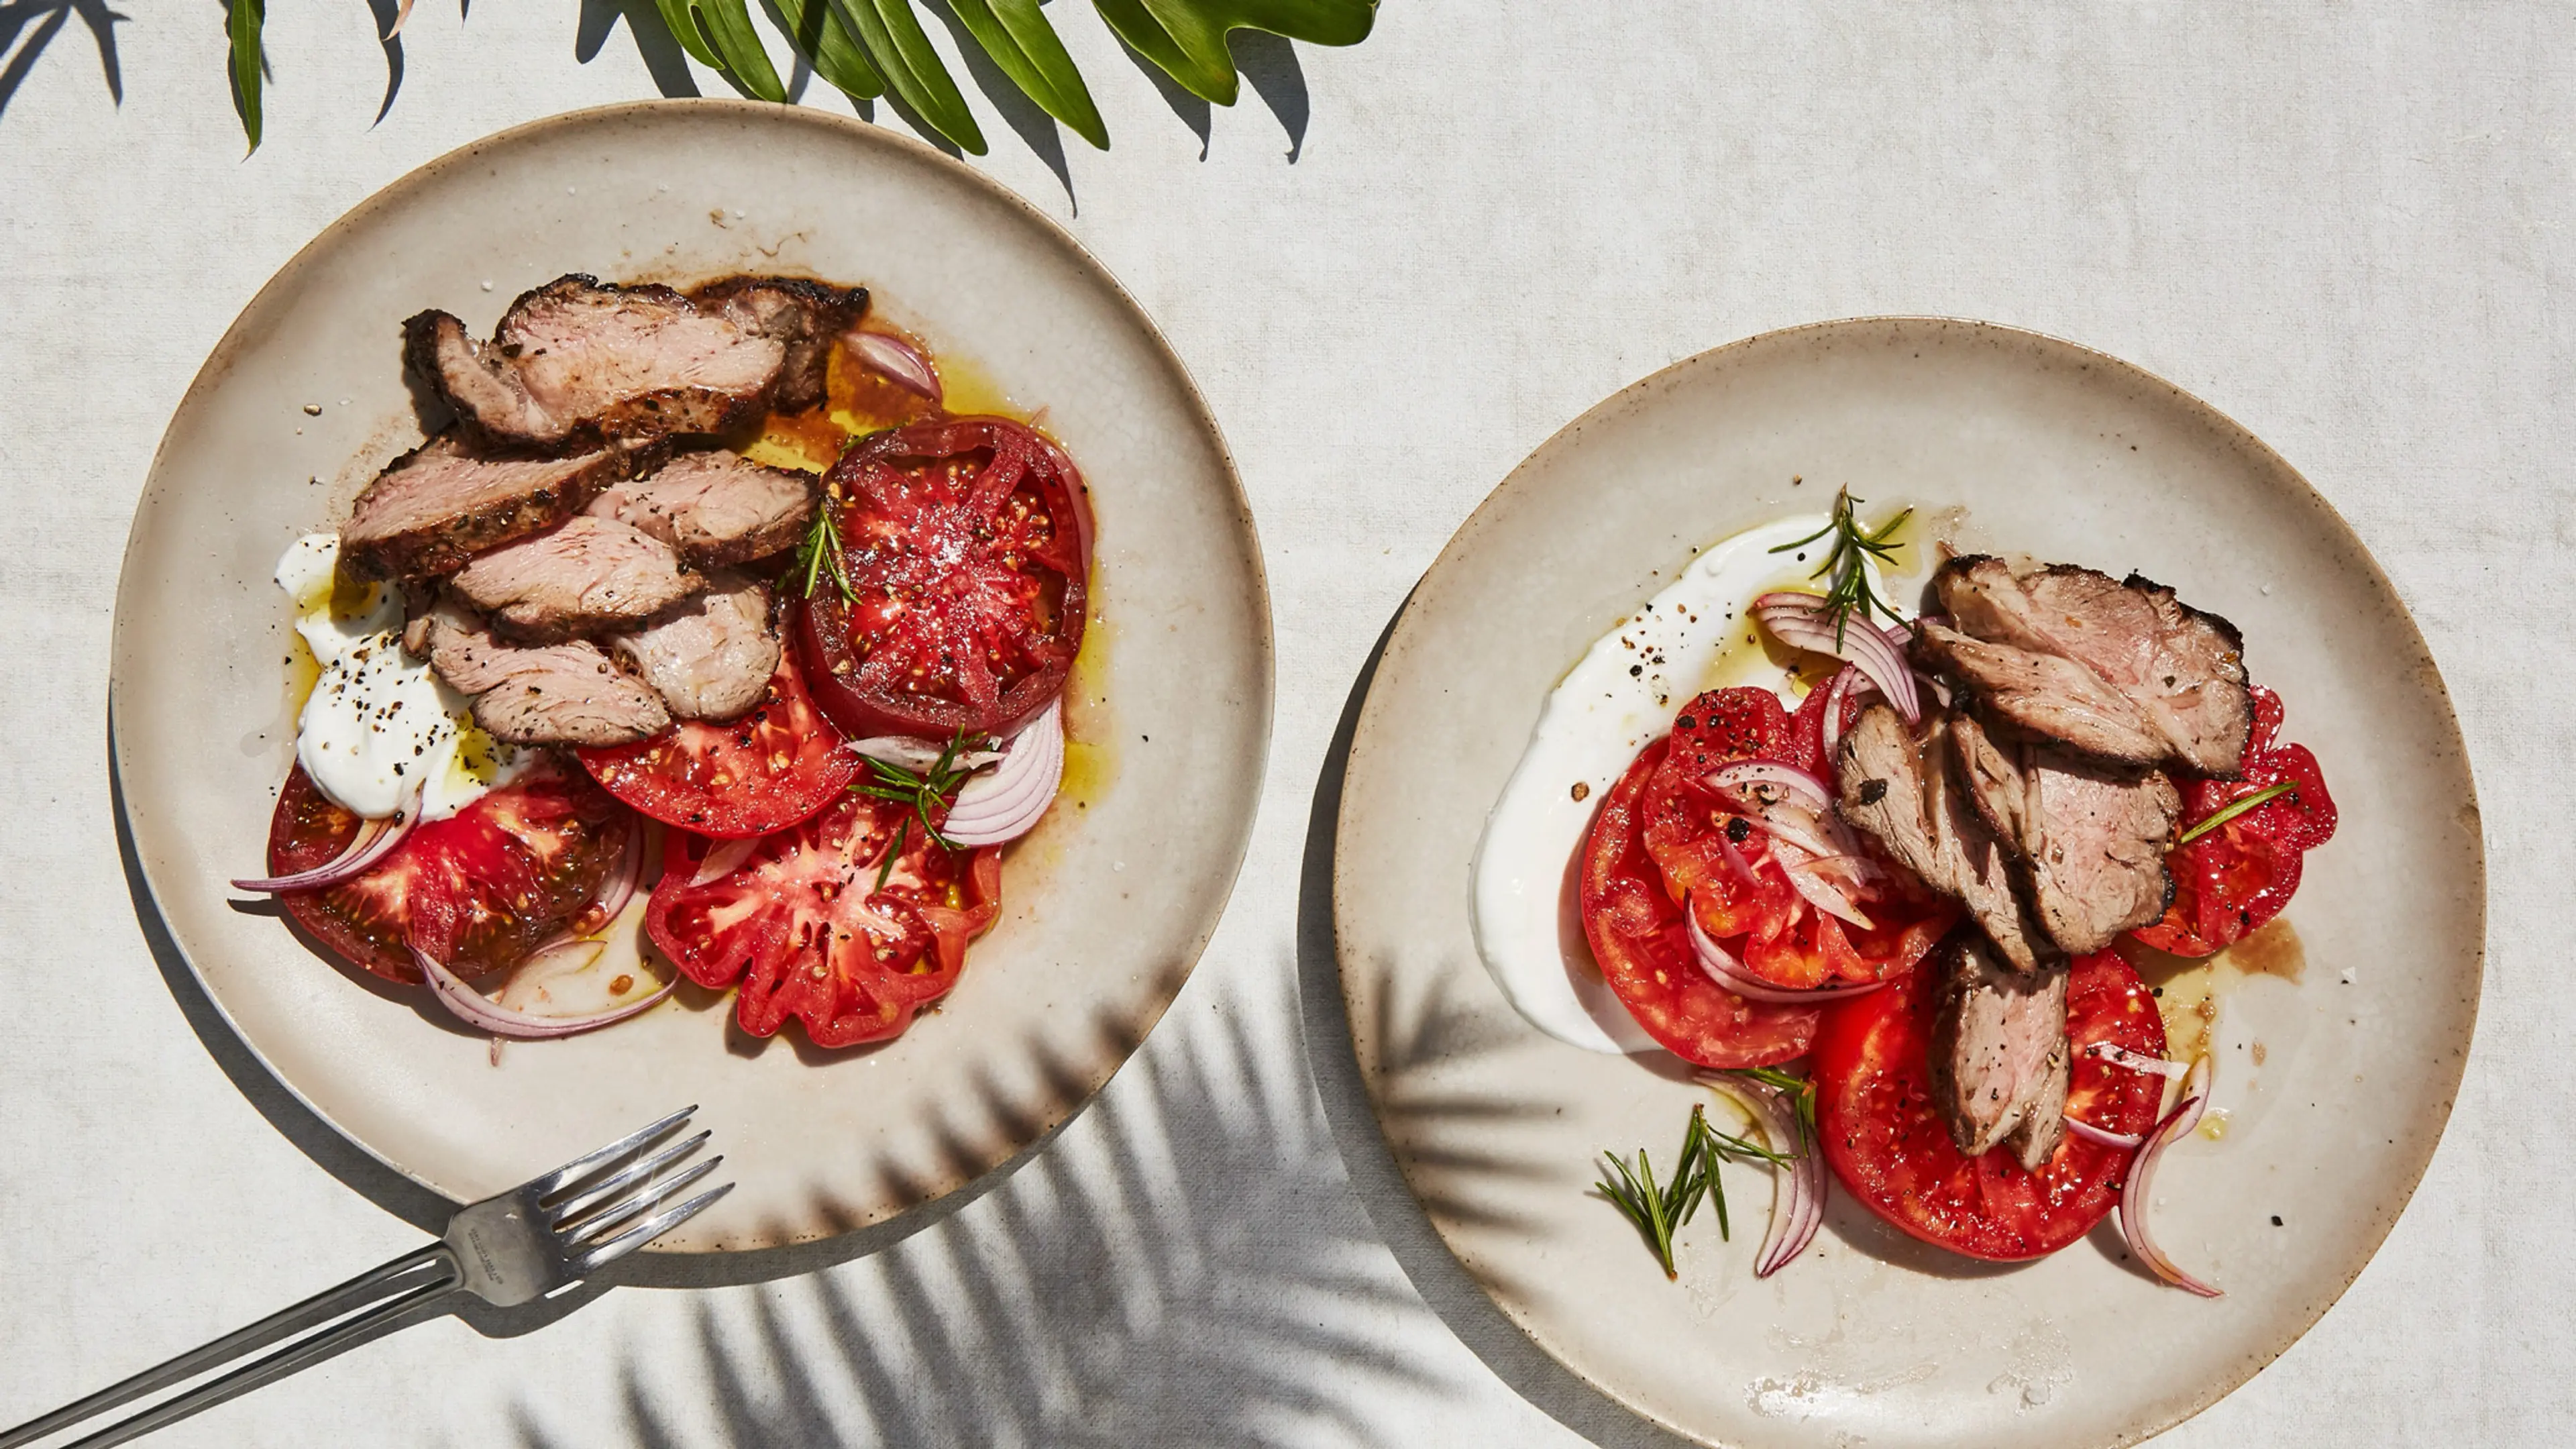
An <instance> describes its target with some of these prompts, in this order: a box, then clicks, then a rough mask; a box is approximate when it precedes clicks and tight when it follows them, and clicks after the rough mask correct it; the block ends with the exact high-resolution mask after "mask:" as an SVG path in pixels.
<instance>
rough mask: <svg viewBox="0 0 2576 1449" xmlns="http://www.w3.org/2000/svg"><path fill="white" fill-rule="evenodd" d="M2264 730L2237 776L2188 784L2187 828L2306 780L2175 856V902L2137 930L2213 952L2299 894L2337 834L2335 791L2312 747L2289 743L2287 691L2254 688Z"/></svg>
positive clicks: (2153, 939) (2147, 940) (2161, 941)
mask: <svg viewBox="0 0 2576 1449" xmlns="http://www.w3.org/2000/svg"><path fill="white" fill-rule="evenodd" d="M2253 694H2254V728H2253V732H2252V735H2251V737H2250V738H2248V740H2247V741H2246V745H2245V764H2244V768H2243V769H2242V770H2241V771H2240V772H2239V774H2238V778H2236V779H2233V780H2191V781H2187V782H2185V783H2184V785H2183V811H2182V818H2183V821H2184V824H2183V831H2184V833H2188V832H2189V831H2190V829H2191V827H2192V826H2193V825H2196V824H2198V823H2199V822H2201V821H2203V820H2206V819H2208V818H2209V817H2210V816H2212V815H2215V814H2217V813H2218V812H2219V811H2220V810H2222V809H2225V808H2226V807H2227V805H2228V804H2229V803H2230V802H2232V801H2235V800H2240V799H2242V798H2244V797H2245V796H2247V795H2251V794H2254V793H2255V792H2257V791H2260V790H2264V789H2267V788H2269V787H2271V786H2273V785H2277V784H2281V783H2283V782H2285V781H2287V782H2291V783H2294V784H2296V785H2297V787H2298V788H2296V789H2294V790H2292V791H2291V792H2290V793H2288V794H2286V795H2279V796H2275V797H2273V798H2272V799H2270V800H2267V801H2265V802H2264V803H2262V804H2260V805H2257V806H2255V807H2254V808H2253V809H2251V810H2248V811H2246V812H2245V813H2244V814H2242V815H2239V816H2237V817H2236V818H2235V819H2233V820H2229V821H2227V822H2225V823H2223V824H2221V825H2220V826H2219V827H2218V828H2217V829H2215V830H2212V831H2210V832H2209V833H2207V834H2205V835H2203V836H2201V837H2200V838H2199V839H2197V840H2194V841H2193V842H2191V843H2190V844H2189V845H2185V846H2183V847H2181V848H2180V849H2178V850H2175V851H2174V852H2173V853H2172V854H2170V855H2168V856H2167V857H2166V858H2165V865H2166V868H2167V869H2168V870H2170V871H2172V873H2173V878H2174V898H2173V903H2172V904H2171V905H2169V906H2168V907H2166V909H2165V914H2164V918H2163V919H2162V920H2159V921H2157V922H2156V923H2155V924H2154V925H2152V926H2148V927H2146V928H2144V929H2142V930H2138V931H2134V932H2131V934H2132V935H2134V936H2135V937H2136V938H2137V939H2138V940H2139V941H2141V942H2143V943H2144V944H2146V945H2149V946H2153V947H2155V948H2156V949H2157V950H2159V951H2170V952H2172V953H2173V954H2174V955H2177V956H2207V955H2209V954H2211V953H2212V952H2215V951H2218V950H2220V949H2222V948H2224V947H2227V946H2230V945H2233V944H2234V943H2236V942H2238V941H2241V940H2243V939H2244V938H2245V937H2246V936H2248V935H2251V934H2253V933H2254V932H2255V931H2257V930H2259V929H2261V928H2262V927H2263V925H2264V924H2265V923H2266V922H2269V921H2270V920H2271V919H2272V918H2273V917H2274V916H2277V915H2279V914H2281V908H2282V907H2284V906H2286V905H2288V904H2289V903H2290V897H2291V896H2293V895H2295V894H2297V892H2298V889H2299V877H2300V876H2301V875H2302V874H2303V873H2304V872H2305V870H2306V862H2307V853H2308V852H2309V851H2311V850H2314V849H2316V848H2317V847H2318V846H2320V845H2323V844H2325V843H2326V842H2327V841H2329V840H2331V839H2333V838H2334V832H2335V803H2334V797H2333V796H2332V795H2330V794H2328V793H2326V777H2325V772H2324V770H2322V769H2321V768H2320V767H2319V766H2318V764H2317V757H2316V756H2315V755H2312V754H2310V753H2309V752H2308V748H2307V746H2305V745H2295V744H2282V743H2279V736H2280V732H2281V697H2280V696H2279V695H2277V694H2274V693H2273V692H2272V691H2270V690H2268V689H2265V688H2263V687H2261V686H2259V685H2257V686H2256V687H2255V688H2254V691H2253Z"/></svg>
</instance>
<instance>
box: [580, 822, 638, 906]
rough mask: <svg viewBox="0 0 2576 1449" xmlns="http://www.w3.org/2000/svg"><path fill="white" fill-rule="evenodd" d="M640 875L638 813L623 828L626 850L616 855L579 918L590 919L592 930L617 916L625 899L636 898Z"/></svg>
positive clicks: (626, 900)
mask: <svg viewBox="0 0 2576 1449" xmlns="http://www.w3.org/2000/svg"><path fill="white" fill-rule="evenodd" d="M643 879H644V817H643V816H641V815H638V816H636V817H635V819H634V822H633V823H632V824H630V825H628V826H627V828H626V853H625V854H624V855H621V856H619V857H618V859H617V869H615V870H613V871H611V872H609V875H608V879H606V880H604V881H601V882H600V883H599V894H598V896H596V897H595V898H593V899H592V901H591V903H590V909H589V910H586V911H584V912H582V913H581V919H583V920H585V921H588V922H590V923H591V929H592V930H597V929H599V928H600V927H602V926H605V925H607V924H608V923H609V922H611V921H613V920H616V919H617V918H618V916H619V915H620V914H621V913H623V912H624V911H625V909H626V903H627V902H628V901H631V900H633V899H635V888H636V886H637V885H639V884H641V883H642V881H643Z"/></svg>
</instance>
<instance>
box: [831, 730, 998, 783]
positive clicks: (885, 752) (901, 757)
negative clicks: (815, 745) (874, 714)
mask: <svg viewBox="0 0 2576 1449" xmlns="http://www.w3.org/2000/svg"><path fill="white" fill-rule="evenodd" d="M849 748H850V753H852V754H855V755H865V756H867V757H868V758H869V759H871V760H883V761H884V762H886V763H887V764H889V765H892V766H894V767H895V768H896V769H899V770H910V771H911V772H913V773H914V774H916V775H920V774H926V773H928V772H929V771H931V770H935V769H937V768H939V758H940V756H942V755H947V754H948V746H946V745H943V744H941V743H940V742H939V741H937V740H923V739H915V738H913V737H912V736H910V735H871V736H869V737H868V738H867V739H864V740H851V741H850V742H849ZM1001 757H1002V752H1001V751H999V750H965V751H962V752H960V753H958V754H954V755H949V756H948V765H949V768H951V769H956V770H975V769H981V768H982V767H984V766H986V765H989V764H991V763H993V762H994V761H995V760H998V759H1000V758H1001Z"/></svg>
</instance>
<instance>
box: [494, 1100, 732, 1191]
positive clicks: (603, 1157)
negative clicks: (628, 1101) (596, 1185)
mask: <svg viewBox="0 0 2576 1449" xmlns="http://www.w3.org/2000/svg"><path fill="white" fill-rule="evenodd" d="M697 1110H698V1108H697V1104H696V1103H694V1102H693V1103H691V1104H689V1105H688V1106H686V1107H683V1108H681V1109H680V1110H679V1111H677V1112H674V1113H672V1114H671V1115H670V1116H668V1117H665V1118H663V1119H662V1120H661V1121H659V1122H656V1123H654V1124H653V1125H651V1126H649V1127H646V1128H643V1129H641V1130H640V1131H636V1132H631V1133H628V1134H627V1135H626V1136H624V1137H620V1138H618V1139H617V1140H616V1141H614V1142H611V1143H609V1144H608V1145H607V1146H606V1147H603V1148H600V1149H599V1150H598V1151H596V1152H589V1153H584V1154H583V1155H581V1156H579V1157H576V1158H574V1159H573V1160H572V1161H570V1162H567V1163H565V1164H564V1165H563V1166H561V1167H558V1168H556V1169H555V1170H554V1171H552V1172H549V1173H547V1174H545V1175H544V1176H543V1177H540V1178H538V1179H537V1180H536V1181H535V1182H533V1183H531V1184H529V1186H531V1187H534V1188H535V1189H536V1190H537V1195H538V1196H539V1197H544V1196H547V1195H549V1194H552V1193H555V1192H559V1191H561V1190H563V1188H565V1187H566V1186H568V1185H570V1184H572V1183H574V1182H578V1181H580V1180H581V1178H582V1177H583V1176H584V1175H585V1174H588V1173H591V1172H595V1171H597V1170H599V1168H601V1167H602V1166H605V1165H606V1164H607V1163H609V1162H611V1161H613V1160H615V1159H617V1158H619V1157H623V1156H625V1155H626V1154H627V1153H629V1152H633V1151H634V1150H636V1149H637V1148H639V1147H642V1146H643V1145H644V1144H645V1143H647V1142H650V1141H652V1140H653V1139H654V1138H656V1137H658V1136H660V1135H662V1134H663V1133H664V1132H667V1131H669V1130H670V1129H671V1128H673V1127H675V1126H677V1125H679V1124H680V1123H682V1122H686V1121H688V1120H689V1117H690V1115H691V1114H692V1113H694V1112H696V1111H697Z"/></svg>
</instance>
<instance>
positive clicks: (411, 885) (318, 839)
mask: <svg viewBox="0 0 2576 1449" xmlns="http://www.w3.org/2000/svg"><path fill="white" fill-rule="evenodd" d="M540 771H541V773H531V774H529V775H524V776H522V777H520V778H519V779H517V780H515V781H512V782H511V783H509V784H507V785H503V786H501V787H500V788H498V789H495V790H492V791H489V792H487V793H486V794H484V795H483V796H482V797H481V798H479V799H477V800H475V801H474V803H472V804H470V805H468V806H466V807H465V808H464V809H462V810H460V811H458V812H456V813H455V814H454V815H451V816H449V817H448V818H447V819H445V820H433V821H430V822H428V823H427V824H424V825H420V826H417V827H415V828H414V829H413V831H412V833H411V835H410V836H409V837H408V838H406V839H405V840H404V841H403V843H402V844H401V845H400V846H398V847H396V848H395V850H394V853H393V854H391V855H389V856H387V857H385V858H384V859H383V860H382V861H380V862H378V863H377V864H376V867H375V868H374V869H373V870H370V871H368V872H367V873H366V874H365V875H362V876H359V877H358V878H357V879H356V880H352V881H347V882H344V883H342V884H340V885H336V886H332V887H330V888H329V889H327V890H319V891H292V892H288V893H286V894H285V895H282V896H280V897H279V899H280V900H281V901H283V902H284V903H285V905H286V911H287V914H288V915H290V916H292V917H294V919H295V922H296V924H298V925H300V926H302V927H303V928H304V929H305V930H307V931H309V932H311V933H312V934H313V935H314V936H316V937H318V938H319V939H320V940H321V941H322V943H323V944H324V945H326V946H329V947H330V948H331V949H332V950H333V951H335V952H337V953H338V954H339V955H340V956H341V957H342V958H343V959H345V960H347V961H349V962H351V963H353V964H355V965H358V966H362V967H365V968H366V969H367V970H369V971H372V972H374V973H375V974H376V975H378V976H382V977H384V978H385V979H387V980H389V981H418V980H420V979H421V978H420V968H419V967H418V966H417V965H415V964H413V962H412V959H411V948H412V947H414V946H418V947H419V948H420V949H421V950H423V951H425V952H427V953H429V955H430V956H432V957H433V958H435V959H436V960H438V961H439V962H441V963H442V964H444V965H445V966H447V967H448V969H450V970H452V971H454V972H455V973H456V974H458V975H459V976H479V975H481V974H483V973H484V972H487V971H494V970H498V969H499V968H501V967H504V966H509V965H514V964H516V963H517V962H518V961H519V960H520V958H522V957H524V956H526V955H527V954H528V952H529V951H530V950H532V949H534V948H535V947H536V946H537V945H538V944H539V943H541V942H543V941H544V940H545V939H546V938H547V937H549V936H552V935H553V934H555V933H556V932H557V931H559V930H562V929H563V928H564V927H565V926H566V925H567V924H569V923H570V922H571V921H572V919H573V917H575V916H577V915H579V914H580V913H581V911H582V909H583V908H584V907H585V906H588V905H589V904H590V902H591V900H592V898H594V897H596V896H597V895H598V894H599V888H600V886H601V885H602V884H603V883H604V882H605V881H606V880H607V879H608V874H609V872H610V871H612V870H614V869H616V868H617V865H618V862H619V860H620V859H621V858H622V857H623V856H624V854H625V851H626V832H627V831H628V830H629V829H631V828H633V826H634V820H635V817H634V816H633V815H632V814H631V813H629V812H628V811H627V809H626V807H625V806H623V805H620V804H618V803H617V802H616V801H615V800H613V799H611V798H609V796H608V795H607V794H606V793H604V792H603V791H601V790H600V788H599V787H598V786H596V785H594V784H592V783H591V782H590V781H589V780H588V779H587V778H585V777H583V776H581V775H579V774H575V773H573V772H571V771H569V770H564V771H555V770H551V769H547V768H545V767H542V766H541V767H540ZM359 825H360V821H359V818H358V816H357V815H355V814H353V813H352V812H350V811H347V810H343V809H341V808H340V807H339V806H337V805H334V804H332V803H331V801H330V800H329V799H328V798H326V797H325V796H324V795H323V794H322V792H321V791H320V790H317V789H315V788H314V786H313V782H312V781H311V780H310V779H308V778H307V777H306V776H305V773H304V767H303V766H301V765H298V766H296V767H295V768H294V769H293V770H291V771H290V772H288V774H287V776H286V784H285V787H284V788H282V789H280V790H279V791H278V794H277V810H276V813H275V814H273V815H272V816H270V817H269V825H268V871H269V874H271V875H291V874H293V873H295V872H297V871H303V870H311V869H313V868H315V867H317V866H321V865H325V864H328V863H329V862H330V861H332V860H334V859H336V858H337V857H338V856H339V854H340V852H341V851H342V850H343V849H345V848H346V847H347V846H348V844H349V842H350V840H352V839H353V838H355V837H356V835H357V833H358V827H359Z"/></svg>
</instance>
